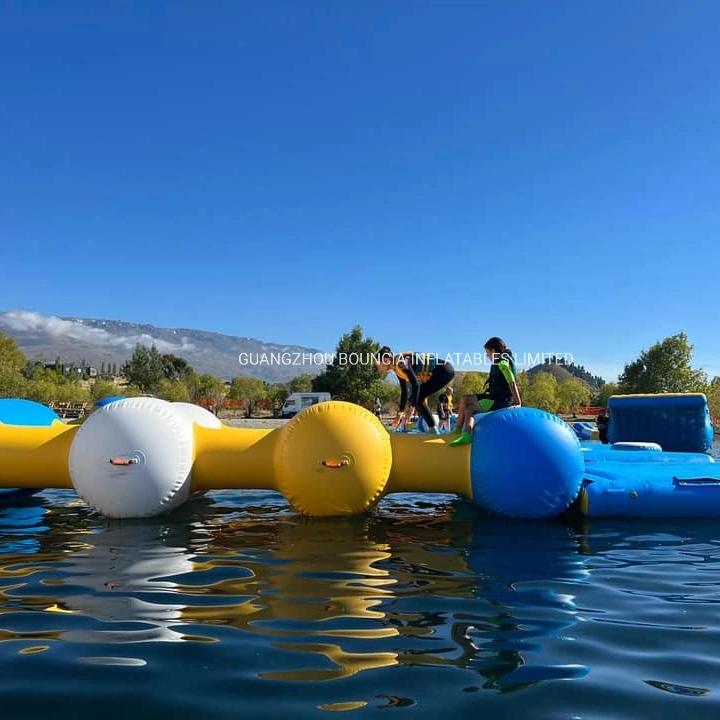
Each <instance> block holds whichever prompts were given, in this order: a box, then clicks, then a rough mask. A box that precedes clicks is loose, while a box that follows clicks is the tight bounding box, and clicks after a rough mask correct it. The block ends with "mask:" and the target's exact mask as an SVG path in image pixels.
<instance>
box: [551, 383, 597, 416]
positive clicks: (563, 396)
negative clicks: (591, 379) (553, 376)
mask: <svg viewBox="0 0 720 720" xmlns="http://www.w3.org/2000/svg"><path fill="white" fill-rule="evenodd" d="M557 399H558V403H559V407H561V408H564V409H567V410H570V412H572V413H575V412H577V409H578V406H580V405H589V404H590V388H589V386H588V385H587V383H584V382H583V381H582V380H580V379H579V378H569V379H568V380H565V382H562V383H560V384H559V385H558V388H557Z"/></svg>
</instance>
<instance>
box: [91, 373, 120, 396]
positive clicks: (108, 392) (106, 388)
mask: <svg viewBox="0 0 720 720" xmlns="http://www.w3.org/2000/svg"><path fill="white" fill-rule="evenodd" d="M113 395H122V392H120V388H119V387H118V386H117V385H115V383H111V382H109V381H108V380H106V379H104V378H102V377H99V378H96V379H95V380H94V381H93V382H92V383H91V385H90V397H91V398H92V399H93V400H102V399H103V398H106V397H112V396H113Z"/></svg>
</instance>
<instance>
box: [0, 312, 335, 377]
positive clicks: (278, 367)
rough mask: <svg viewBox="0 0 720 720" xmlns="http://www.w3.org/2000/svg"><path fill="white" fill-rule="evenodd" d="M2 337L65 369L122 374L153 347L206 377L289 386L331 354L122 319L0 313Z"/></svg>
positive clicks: (321, 366) (320, 367) (33, 356)
mask: <svg viewBox="0 0 720 720" xmlns="http://www.w3.org/2000/svg"><path fill="white" fill-rule="evenodd" d="M0 332H1V333H3V334H4V335H6V336H7V337H10V338H12V339H13V340H15V342H16V343H17V344H18V347H19V348H20V350H22V352H23V353H24V355H25V357H26V358H27V359H28V360H41V361H43V362H46V363H52V362H55V361H56V360H58V359H59V360H60V362H61V363H63V364H68V365H69V364H74V365H76V366H78V367H80V366H91V367H94V368H96V369H98V370H100V369H101V368H102V367H103V366H104V367H105V368H108V367H111V366H112V365H116V366H117V368H118V369H119V368H120V367H122V365H123V364H124V363H125V362H126V361H127V360H129V359H130V357H131V356H132V354H133V352H134V350H135V347H136V345H138V344H140V345H145V346H146V347H152V346H153V345H154V346H155V347H156V348H157V349H158V351H159V352H160V353H163V354H171V355H176V356H177V357H181V358H183V359H185V360H186V361H187V363H188V364H189V365H190V366H191V367H192V368H193V369H194V370H195V371H196V372H198V373H200V374H201V375H202V374H205V373H208V374H210V375H213V376H214V377H217V378H220V379H222V380H231V379H232V378H234V377H237V376H238V375H250V376H252V377H257V378H260V379H262V380H267V381H268V382H285V381H287V380H290V379H291V378H293V377H295V376H297V375H302V374H305V373H309V374H313V375H314V374H317V373H319V372H322V371H323V370H324V369H325V360H324V357H325V354H326V353H325V352H324V351H321V350H317V349H316V348H307V347H302V346H299V345H280V344H277V343H267V342H262V341H261V340H255V339H253V338H247V337H236V336H233V335H223V334H221V333H215V332H207V331H204V330H190V329H187V328H159V327H156V326H154V325H146V324H138V323H131V322H124V321H121V320H97V319H92V318H78V317H55V316H54V315H41V314H40V313H37V312H30V311H27V310H7V311H2V310H0ZM310 356H314V357H310ZM316 361H321V362H316Z"/></svg>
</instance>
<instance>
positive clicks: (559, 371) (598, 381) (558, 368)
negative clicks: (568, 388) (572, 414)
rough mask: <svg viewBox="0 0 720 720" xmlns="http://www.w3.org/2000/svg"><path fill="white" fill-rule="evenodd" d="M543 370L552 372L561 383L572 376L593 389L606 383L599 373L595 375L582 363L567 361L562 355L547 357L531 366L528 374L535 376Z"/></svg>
mask: <svg viewBox="0 0 720 720" xmlns="http://www.w3.org/2000/svg"><path fill="white" fill-rule="evenodd" d="M542 372H546V373H550V374H551V375H553V376H554V377H555V379H556V380H557V381H558V382H559V383H563V382H565V381H566V380H570V379H571V378H578V379H579V380H582V381H583V382H584V383H586V384H587V385H588V386H589V387H590V388H591V389H592V390H599V389H600V388H601V387H602V386H603V385H604V384H605V380H603V379H602V378H601V377H600V376H599V375H593V374H592V373H590V372H588V371H587V370H586V369H585V368H584V367H583V366H582V365H576V364H575V363H573V362H566V361H565V360H564V359H563V358H562V357H557V358H555V357H552V358H548V359H546V360H545V361H544V362H543V363H542V364H540V365H535V366H534V367H532V368H530V369H529V370H528V375H529V376H530V377H534V376H535V375H537V374H538V373H542Z"/></svg>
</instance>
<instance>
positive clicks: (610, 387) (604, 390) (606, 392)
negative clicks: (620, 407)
mask: <svg viewBox="0 0 720 720" xmlns="http://www.w3.org/2000/svg"><path fill="white" fill-rule="evenodd" d="M618 394H619V389H618V386H617V384H616V383H605V384H604V385H602V386H601V387H600V390H598V394H597V399H598V405H602V406H603V407H607V401H608V398H610V397H612V396H613V395H618Z"/></svg>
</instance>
